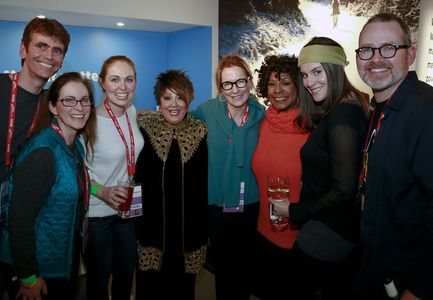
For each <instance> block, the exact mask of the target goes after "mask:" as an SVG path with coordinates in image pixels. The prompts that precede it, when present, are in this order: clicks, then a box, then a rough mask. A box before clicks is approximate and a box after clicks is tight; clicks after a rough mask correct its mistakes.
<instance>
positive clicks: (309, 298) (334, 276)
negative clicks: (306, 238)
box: [288, 243, 359, 300]
mask: <svg viewBox="0 0 433 300" xmlns="http://www.w3.org/2000/svg"><path fill="white" fill-rule="evenodd" d="M292 254H293V267H292V268H291V273H290V274H291V276H292V279H291V282H293V286H292V289H291V290H289V291H288V297H289V298H290V299H292V298H293V299H297V300H314V299H316V293H317V292H318V291H320V293H321V299H322V300H348V299H351V298H352V294H353V291H352V288H353V281H354V277H355V273H356V270H357V267H358V261H359V255H358V251H357V250H355V251H354V252H353V254H352V255H349V256H348V257H347V258H345V259H343V260H339V261H332V262H331V261H323V260H319V259H315V258H312V257H309V256H307V255H306V254H305V253H304V252H303V251H302V250H301V249H300V248H299V247H298V245H297V244H296V243H295V245H294V246H293V249H292Z"/></svg>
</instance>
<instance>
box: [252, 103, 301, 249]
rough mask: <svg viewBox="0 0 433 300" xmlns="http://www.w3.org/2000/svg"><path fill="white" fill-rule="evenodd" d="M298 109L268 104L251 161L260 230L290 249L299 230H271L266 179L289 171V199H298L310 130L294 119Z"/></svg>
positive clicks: (295, 200)
mask: <svg viewBox="0 0 433 300" xmlns="http://www.w3.org/2000/svg"><path fill="white" fill-rule="evenodd" d="M298 112H299V109H292V110H288V111H283V112H280V111H278V110H276V109H275V108H274V107H273V106H270V107H269V108H268V110H267V112H266V116H265V119H264V120H263V123H262V125H261V128H260V133H259V143H258V145H257V148H256V151H255V153H254V156H253V158H252V161H251V166H252V168H253V172H254V175H255V176H256V179H257V184H258V187H259V195H260V214H259V221H258V230H259V232H260V233H261V234H262V235H263V236H265V237H266V238H267V239H268V240H270V241H271V242H272V243H274V244H276V245H277V246H279V247H282V248H287V249H290V248H292V246H293V243H294V242H295V239H296V236H297V234H298V230H293V229H291V228H289V229H288V230H287V231H283V232H273V231H272V230H271V224H270V220H269V202H268V200H267V199H268V192H267V181H268V176H269V175H270V174H274V175H275V174H287V175H288V177H289V184H290V193H289V200H290V201H291V202H295V203H296V202H298V201H299V193H300V190H301V159H300V150H301V148H302V146H303V145H304V143H305V142H306V140H307V138H308V134H307V133H304V132H303V131H302V130H301V129H300V128H298V127H297V126H296V124H295V123H294V120H295V118H296V116H297V114H298Z"/></svg>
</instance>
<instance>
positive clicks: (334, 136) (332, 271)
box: [272, 37, 370, 300]
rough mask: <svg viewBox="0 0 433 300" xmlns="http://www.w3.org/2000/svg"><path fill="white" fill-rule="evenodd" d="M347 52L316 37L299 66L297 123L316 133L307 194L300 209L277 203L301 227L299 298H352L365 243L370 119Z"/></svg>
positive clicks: (296, 270)
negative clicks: (362, 180)
mask: <svg viewBox="0 0 433 300" xmlns="http://www.w3.org/2000/svg"><path fill="white" fill-rule="evenodd" d="M347 64H348V62H347V59H346V54H345V53H344V50H343V48H342V47H341V46H340V45H339V44H338V43H337V42H335V41H334V40H332V39H329V38H326V37H314V38H313V39H312V40H311V41H310V42H308V43H307V44H306V45H305V46H304V48H302V50H301V53H300V55H299V60H298V65H299V68H300V77H301V82H302V84H300V87H299V100H300V107H301V110H300V113H299V115H298V118H297V122H298V124H300V125H302V126H303V127H304V128H305V129H311V130H312V132H311V135H310V138H309V139H308V141H307V142H306V143H305V145H304V147H303V148H302V149H301V163H302V190H301V195H300V201H299V202H298V203H289V202H288V201H283V202H275V201H272V202H273V204H274V209H275V210H276V212H277V213H278V214H280V215H282V216H285V217H288V218H289V219H290V220H291V221H292V222H295V223H299V224H302V229H301V231H300V233H299V235H298V237H297V239H296V242H295V245H294V247H293V250H292V251H293V256H294V260H293V261H294V263H293V269H292V270H290V272H291V273H292V274H293V282H294V284H293V289H291V293H293V295H291V297H293V299H298V300H303V299H315V294H316V293H317V292H319V291H320V292H321V296H322V299H323V300H330V299H332V300H339V299H344V300H347V299H350V296H349V294H350V286H351V280H352V279H353V275H354V273H355V271H356V264H357V252H358V251H357V242H358V237H359V232H358V229H359V222H360V221H359V212H360V207H359V205H358V204H359V202H358V201H357V197H356V195H357V188H358V177H359V172H360V168H361V161H362V148H363V146H364V139H365V134H366V130H367V119H368V118H369V116H370V108H369V103H368V97H367V95H366V94H364V93H362V92H360V91H359V90H357V89H356V88H355V87H353V86H352V84H351V83H350V82H349V80H348V79H347V76H346V73H345V71H344V67H345V66H346V65H347Z"/></svg>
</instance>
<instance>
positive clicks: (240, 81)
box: [221, 77, 250, 91]
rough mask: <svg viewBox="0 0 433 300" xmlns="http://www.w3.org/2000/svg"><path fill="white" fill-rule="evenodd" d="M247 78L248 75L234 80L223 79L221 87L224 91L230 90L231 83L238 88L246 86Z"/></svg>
mask: <svg viewBox="0 0 433 300" xmlns="http://www.w3.org/2000/svg"><path fill="white" fill-rule="evenodd" d="M249 79H250V77H248V78H240V79H238V80H236V81H234V82H232V81H224V82H223V83H221V87H222V89H223V90H224V91H230V90H231V89H232V88H233V85H236V86H237V87H238V88H244V87H246V86H247V84H248V80H249Z"/></svg>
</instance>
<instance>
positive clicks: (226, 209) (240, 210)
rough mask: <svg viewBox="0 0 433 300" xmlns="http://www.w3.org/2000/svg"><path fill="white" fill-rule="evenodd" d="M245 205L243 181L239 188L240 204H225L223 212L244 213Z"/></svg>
mask: <svg viewBox="0 0 433 300" xmlns="http://www.w3.org/2000/svg"><path fill="white" fill-rule="evenodd" d="M244 205H245V182H244V181H241V184H240V189H239V205H238V206H226V205H225V204H223V212H225V213H243V212H244Z"/></svg>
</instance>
